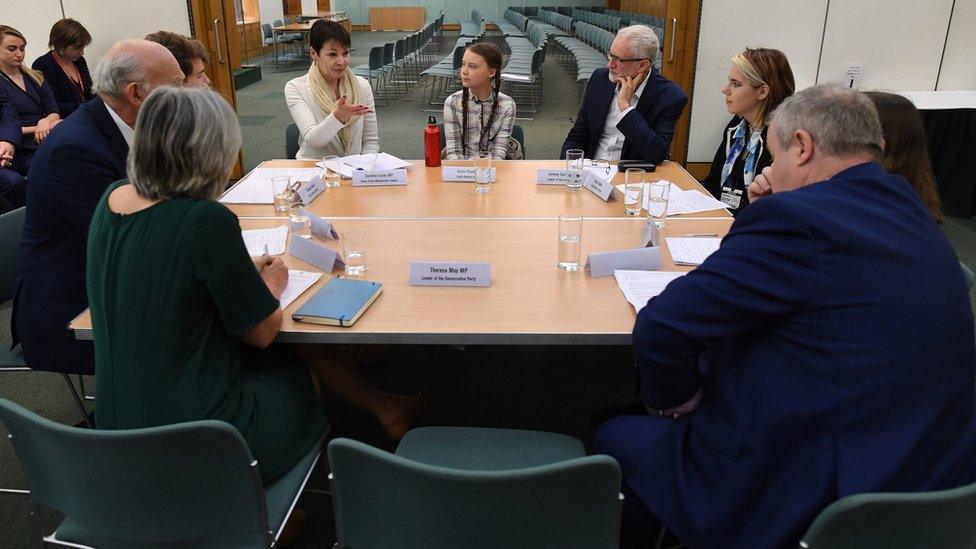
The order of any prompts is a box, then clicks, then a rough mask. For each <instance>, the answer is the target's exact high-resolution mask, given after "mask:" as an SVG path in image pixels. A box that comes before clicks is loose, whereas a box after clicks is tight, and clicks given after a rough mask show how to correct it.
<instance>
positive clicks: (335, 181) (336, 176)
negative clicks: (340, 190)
mask: <svg viewBox="0 0 976 549" xmlns="http://www.w3.org/2000/svg"><path fill="white" fill-rule="evenodd" d="M326 163H329V164H334V165H335V169H336V171H332V170H330V169H329V168H326V167H323V168H322V183H323V184H324V185H325V188H327V189H334V188H336V187H338V186H339V181H340V180H341V179H342V177H341V175H340V172H341V171H342V157H339V156H336V155H334V154H330V155H327V156H324V157H322V165H323V166H326V165H327V164H326Z"/></svg>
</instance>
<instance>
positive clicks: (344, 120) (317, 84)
mask: <svg viewBox="0 0 976 549" xmlns="http://www.w3.org/2000/svg"><path fill="white" fill-rule="evenodd" d="M308 44H309V48H308V50H309V51H308V53H309V55H310V56H311V57H312V66H311V67H309V69H308V74H305V75H303V76H299V77H298V78H295V79H293V80H290V81H289V82H288V83H287V84H285V102H286V103H287V104H288V110H289V111H290V112H291V117H292V118H293V119H294V120H295V124H297V125H298V131H299V137H298V154H297V155H296V158H301V159H306V160H321V159H322V157H323V156H325V155H332V154H334V155H338V156H346V155H350V154H363V153H378V152H380V137H379V130H378V129H377V126H376V114H375V112H374V110H373V106H374V105H373V90H372V89H371V88H370V86H369V82H367V81H366V79H365V78H362V77H359V76H356V75H355V74H353V72H352V69H351V68H349V46H350V44H351V41H350V38H349V33H348V32H346V29H344V28H343V27H342V25H340V24H339V23H336V22H335V21H326V20H324V19H319V20H318V21H316V22H315V23H313V24H312V28H311V31H310V32H309V37H308Z"/></svg>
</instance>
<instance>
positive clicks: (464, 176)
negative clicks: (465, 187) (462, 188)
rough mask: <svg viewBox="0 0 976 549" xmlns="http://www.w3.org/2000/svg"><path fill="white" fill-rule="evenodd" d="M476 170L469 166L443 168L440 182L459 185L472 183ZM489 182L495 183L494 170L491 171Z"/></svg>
mask: <svg viewBox="0 0 976 549" xmlns="http://www.w3.org/2000/svg"><path fill="white" fill-rule="evenodd" d="M477 171H478V170H476V169H475V168H473V167H471V166H444V167H443V168H441V181H456V182H460V183H474V182H475V175H476V173H477ZM488 177H489V181H491V182H492V183H494V182H495V168H492V169H491V173H490V174H489V176H488Z"/></svg>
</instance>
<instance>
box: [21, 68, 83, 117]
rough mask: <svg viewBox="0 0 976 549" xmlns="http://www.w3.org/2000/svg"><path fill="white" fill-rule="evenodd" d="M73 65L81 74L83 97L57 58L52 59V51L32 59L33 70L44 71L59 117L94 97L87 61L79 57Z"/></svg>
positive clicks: (65, 115) (66, 114)
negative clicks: (55, 101) (79, 94)
mask: <svg viewBox="0 0 976 549" xmlns="http://www.w3.org/2000/svg"><path fill="white" fill-rule="evenodd" d="M75 66H76V67H78V73H79V74H80V75H81V84H82V87H83V88H84V92H83V96H84V97H79V96H78V88H77V87H76V86H75V85H74V83H73V82H72V81H71V79H70V78H68V75H67V74H65V73H64V70H63V69H62V68H61V65H58V62H57V60H56V59H54V54H53V52H47V53H45V54H44V55H42V56H40V57H38V58H37V59H35V60H34V64H33V65H31V68H33V69H34V70H38V71H41V72H42V73H44V81H45V82H47V83H48V85H49V86H51V91H52V92H53V93H54V98H55V99H56V100H57V102H58V111H60V113H61V118H67V117H69V116H70V115H71V113H73V112H75V110H77V109H78V106H79V105H81V104H82V103H84V102H85V101H88V100H90V99H92V98H93V97H94V96H93V95H92V89H91V88H92V79H91V74H90V73H89V72H88V62H87V61H85V58H84V57H80V58H79V59H78V60H77V61H75Z"/></svg>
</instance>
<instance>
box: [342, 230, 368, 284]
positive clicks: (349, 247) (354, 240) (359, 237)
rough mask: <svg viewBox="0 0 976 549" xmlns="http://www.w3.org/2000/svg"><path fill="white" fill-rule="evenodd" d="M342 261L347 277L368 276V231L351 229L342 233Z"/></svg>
mask: <svg viewBox="0 0 976 549" xmlns="http://www.w3.org/2000/svg"><path fill="white" fill-rule="evenodd" d="M342 261H343V262H344V263H345V264H346V276H362V275H364V274H366V231H364V230H362V229H350V230H348V231H346V232H344V233H342Z"/></svg>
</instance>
